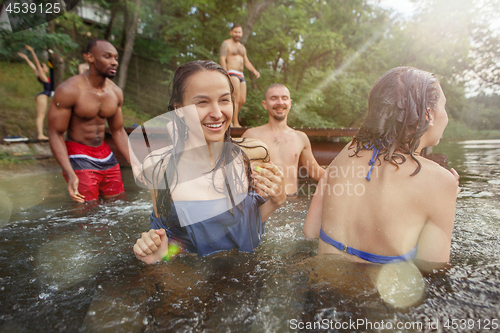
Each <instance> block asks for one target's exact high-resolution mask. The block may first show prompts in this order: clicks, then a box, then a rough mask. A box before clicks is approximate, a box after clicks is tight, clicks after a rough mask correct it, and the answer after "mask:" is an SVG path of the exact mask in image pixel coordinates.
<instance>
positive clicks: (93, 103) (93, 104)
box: [73, 92, 119, 120]
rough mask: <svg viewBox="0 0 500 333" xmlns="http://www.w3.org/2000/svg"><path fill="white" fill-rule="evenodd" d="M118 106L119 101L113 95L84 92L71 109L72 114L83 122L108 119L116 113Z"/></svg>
mask: <svg viewBox="0 0 500 333" xmlns="http://www.w3.org/2000/svg"><path fill="white" fill-rule="evenodd" d="M118 106H119V100H118V98H117V97H116V95H114V94H113V93H104V94H102V95H98V94H93V93H88V92H84V93H82V94H81V95H80V97H79V98H78V100H77V102H76V104H75V106H74V107H73V112H74V113H75V114H76V115H77V116H78V117H79V118H82V119H85V120H91V119H94V118H96V117H100V118H110V117H112V116H113V115H114V114H115V113H116V111H117V110H118Z"/></svg>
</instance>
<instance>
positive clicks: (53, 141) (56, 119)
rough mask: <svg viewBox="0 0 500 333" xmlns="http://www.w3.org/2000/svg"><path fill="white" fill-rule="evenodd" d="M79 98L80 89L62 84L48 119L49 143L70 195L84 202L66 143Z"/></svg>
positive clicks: (57, 91) (51, 105) (53, 101)
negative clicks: (63, 174) (67, 131)
mask: <svg viewBox="0 0 500 333" xmlns="http://www.w3.org/2000/svg"><path fill="white" fill-rule="evenodd" d="M77 98H78V89H77V88H73V87H71V86H69V85H68V84H65V83H63V84H61V85H60V86H59V87H58V88H57V90H56V92H55V94H54V97H53V98H52V103H51V104H50V107H49V114H48V116H47V119H48V121H49V143H50V149H52V154H54V157H55V159H56V160H57V162H58V163H59V165H60V166H61V168H62V169H63V171H64V172H65V173H66V175H67V177H68V188H67V189H68V193H69V196H70V197H71V199H73V200H74V201H77V202H84V201H85V200H84V198H85V197H84V196H83V195H81V194H80V193H78V177H77V176H76V174H75V171H74V170H73V168H72V167H71V163H70V162H69V157H68V150H67V149H66V144H65V143H64V137H63V135H64V132H66V130H67V129H68V126H69V121H70V119H71V113H72V108H73V106H74V105H75V104H76V100H77Z"/></svg>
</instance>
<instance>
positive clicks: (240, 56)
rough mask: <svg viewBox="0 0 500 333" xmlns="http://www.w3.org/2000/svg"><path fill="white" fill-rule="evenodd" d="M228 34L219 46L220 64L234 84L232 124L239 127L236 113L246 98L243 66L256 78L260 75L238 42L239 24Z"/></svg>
mask: <svg viewBox="0 0 500 333" xmlns="http://www.w3.org/2000/svg"><path fill="white" fill-rule="evenodd" d="M229 34H230V35H231V38H229V39H226V40H225V41H223V42H222V45H221V47H220V65H221V66H222V68H224V69H225V70H226V71H227V73H228V74H229V76H230V77H231V83H232V84H233V86H234V113H233V126H234V127H240V123H239V121H238V113H239V112H240V109H241V107H242V106H243V104H245V101H246V98H247V84H246V82H245V77H244V76H243V67H246V68H247V69H248V70H249V71H250V72H252V73H254V74H255V76H256V77H257V78H259V77H260V73H259V72H258V71H257V70H256V69H255V67H253V65H252V63H251V62H250V60H248V57H247V50H246V48H245V47H244V46H243V44H241V43H240V39H241V37H242V36H243V29H242V28H241V25H239V24H235V25H234V26H233V28H232V29H231V31H230V32H229Z"/></svg>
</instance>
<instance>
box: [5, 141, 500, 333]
mask: <svg viewBox="0 0 500 333" xmlns="http://www.w3.org/2000/svg"><path fill="white" fill-rule="evenodd" d="M434 152H435V153H445V154H446V155H447V156H448V159H449V161H450V163H449V167H454V168H455V169H457V171H458V172H459V173H460V174H461V179H460V187H461V188H462V191H461V193H460V195H459V199H458V202H457V213H456V220H455V228H454V232H453V240H452V250H451V264H450V267H448V269H442V270H439V271H433V272H430V273H429V272H424V271H419V270H417V269H416V268H415V266H413V265H412V264H405V265H406V266H405V265H394V266H384V268H382V269H380V267H375V268H374V267H373V265H353V264H350V263H346V262H343V261H342V260H339V259H338V258H337V257H336V256H332V255H330V256H320V257H317V256H315V254H316V249H317V241H311V240H306V239H305V238H304V237H303V236H302V225H303V222H304V218H305V215H306V212H307V208H308V206H309V202H310V196H309V194H308V188H311V189H312V188H313V187H314V184H310V183H301V185H302V186H303V187H302V189H303V190H302V191H301V193H300V195H299V197H298V198H296V199H292V200H290V201H288V202H287V203H286V204H285V205H284V206H283V207H282V208H280V209H279V210H278V211H277V212H276V213H274V214H273V216H272V217H271V218H270V219H269V220H268V221H267V222H266V236H265V239H264V241H263V243H262V245H261V246H260V247H259V248H258V249H257V250H256V252H255V253H254V254H247V253H236V252H227V253H221V254H218V255H213V256H209V257H205V258H198V257H196V256H192V255H183V254H181V255H179V256H177V257H176V258H175V259H173V260H172V261H170V262H163V263H160V264H156V265H151V266H147V265H144V264H143V263H141V262H139V261H138V260H137V259H136V258H135V256H134V255H133V253H132V246H133V244H134V242H135V240H136V238H137V237H139V235H140V233H141V232H142V231H145V230H147V229H148V228H149V214H150V212H151V209H152V204H151V201H150V197H149V193H148V192H146V191H145V190H143V189H140V188H138V187H137V186H136V185H135V184H134V183H133V180H132V175H131V172H130V170H128V169H125V170H123V178H124V182H125V189H126V192H127V197H126V198H124V199H120V200H115V201H109V202H105V203H99V204H92V205H85V206H82V205H78V204H76V203H73V202H71V201H70V199H69V198H68V197H67V195H66V183H65V182H64V179H63V178H62V176H61V175H60V174H59V173H47V174H38V175H24V176H18V177H15V178H12V179H0V227H1V229H0V332H202V331H203V332H293V331H322V330H324V329H328V330H330V331H334V332H335V331H353V332H354V331H376V332H378V331H394V330H395V331H400V332H418V331H429V332H431V331H432V332H448V331H450V332H457V331H464V332H471V331H472V332H481V331H488V332H490V331H499V330H500V322H499V320H500V267H499V266H500V261H499V257H500V239H499V235H500V233H499V230H500V189H499V185H500V141H496V140H491V141H467V142H461V143H450V142H448V143H447V142H443V143H441V144H440V145H439V146H438V147H436V148H435V149H434ZM309 328H310V329H311V330H308V329H309Z"/></svg>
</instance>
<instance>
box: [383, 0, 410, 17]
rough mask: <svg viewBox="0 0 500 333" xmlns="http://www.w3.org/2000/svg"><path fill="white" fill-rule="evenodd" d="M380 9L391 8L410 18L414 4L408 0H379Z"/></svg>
mask: <svg viewBox="0 0 500 333" xmlns="http://www.w3.org/2000/svg"><path fill="white" fill-rule="evenodd" d="M380 7H384V8H392V9H394V10H395V11H397V12H399V13H401V14H403V15H404V16H411V15H412V14H413V9H414V4H413V3H412V2H411V1H410V0H380Z"/></svg>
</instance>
